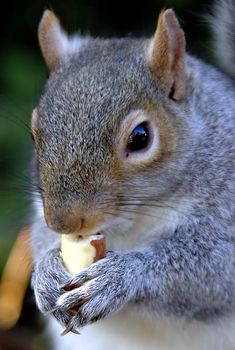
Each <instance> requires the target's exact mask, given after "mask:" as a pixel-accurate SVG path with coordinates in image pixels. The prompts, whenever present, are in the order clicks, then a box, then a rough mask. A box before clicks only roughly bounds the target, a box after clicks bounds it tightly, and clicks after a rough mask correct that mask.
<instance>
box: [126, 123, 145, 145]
mask: <svg viewBox="0 0 235 350" xmlns="http://www.w3.org/2000/svg"><path fill="white" fill-rule="evenodd" d="M149 141H150V135H149V127H148V123H146V122H144V123H141V124H139V125H137V126H136V127H135V129H134V130H133V131H132V133H131V134H130V136H129V139H128V141H127V147H126V149H127V151H131V152H137V151H141V150H143V149H145V148H146V147H147V146H148V145H149Z"/></svg>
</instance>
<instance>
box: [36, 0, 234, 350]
mask: <svg viewBox="0 0 235 350" xmlns="http://www.w3.org/2000/svg"><path fill="white" fill-rule="evenodd" d="M214 9H215V10H214V15H213V19H212V24H213V28H214V33H215V37H216V40H219V42H218V43H217V46H216V47H217V50H219V53H218V56H221V64H222V65H224V67H225V68H226V69H227V70H229V74H230V75H235V47H234V42H235V41H234V38H235V25H234V17H235V4H234V2H233V1H231V0H223V1H217V2H216V3H215V7H214ZM221 13H223V14H224V16H222V15H221ZM38 35H39V43H40V47H41V51H42V54H43V56H44V59H45V61H46V64H47V66H48V68H49V70H50V75H49V78H48V80H47V82H46V84H45V87H44V90H43V91H42V94H41V96H40V99H39V102H38V104H37V106H36V108H35V109H34V110H33V112H32V118H31V128H32V136H33V140H34V149H35V151H34V157H33V161H32V172H33V175H32V176H33V179H34V181H35V185H36V186H37V187H38V189H39V192H40V193H35V197H34V198H33V207H34V219H33V225H32V230H31V237H32V248H33V252H34V271H33V275H32V286H33V289H34V294H35V299H36V303H37V306H38V308H39V310H40V311H41V312H42V313H43V314H44V315H45V318H46V319H47V322H48V323H47V324H48V334H49V336H50V339H51V349H56V350H60V349H63V350H66V349H71V348H73V349H83V350H101V349H102V350H103V349H112V350H127V349H130V348H132V349H135V350H143V349H148V350H153V349H154V350H156V349H159V350H169V349H179V350H186V349H187V350H188V349H191V350H199V349H200V350H209V349H213V350H229V349H235V333H234V327H235V227H234V222H235V220H234V218H235V84H234V80H233V79H232V78H231V77H229V75H226V74H224V73H222V72H220V71H219V70H218V69H217V68H214V67H212V66H211V65H209V64H207V63H204V62H203V61H202V60H200V59H198V58H195V57H193V56H191V55H190V54H188V53H186V48H185V36H184V32H183V30H182V29H181V27H180V25H179V22H178V20H177V17H176V15H175V13H174V11H173V10H172V9H166V10H163V11H162V12H161V13H160V15H159V18H158V24H157V29H156V32H155V34H154V36H153V37H151V38H136V39H135V38H124V39H117V38H112V39H101V38H100V39H97V38H92V37H89V36H85V37H83V36H79V35H72V36H70V35H67V34H66V33H65V32H64V30H63V29H62V27H61V25H60V22H59V20H58V19H57V17H56V16H55V14H54V13H53V12H51V11H49V10H46V11H45V12H44V14H43V17H42V19H41V22H40V25H39V31H38ZM225 48H226V52H225V51H224V50H225ZM75 232H76V233H77V232H79V233H81V235H83V236H87V235H90V234H93V233H97V232H99V233H102V234H103V235H105V237H106V240H107V250H108V252H107V256H106V257H105V258H103V259H101V260H100V261H98V262H95V263H93V264H92V265H91V266H90V267H88V268H86V269H85V270H84V271H82V272H80V273H79V274H77V275H75V276H71V275H69V274H68V272H67V271H66V269H65V267H64V265H63V261H62V258H61V254H60V235H59V234H73V233H75ZM56 233H59V234H56ZM64 329H65V330H68V331H71V332H69V333H68V334H67V335H66V336H64V337H60V334H61V332H63V330H64ZM78 332H79V333H81V334H80V335H77V334H73V333H78Z"/></svg>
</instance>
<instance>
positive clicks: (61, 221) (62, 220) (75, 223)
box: [45, 211, 84, 234]
mask: <svg viewBox="0 0 235 350" xmlns="http://www.w3.org/2000/svg"><path fill="white" fill-rule="evenodd" d="M45 219H46V222H47V225H48V227H49V228H50V229H51V230H52V231H56V232H58V233H63V234H66V233H67V234H69V233H75V232H79V231H80V230H81V229H82V227H83V224H84V219H83V218H81V217H80V216H79V214H78V215H76V214H65V213H63V212H61V211H55V212H49V213H47V215H45Z"/></svg>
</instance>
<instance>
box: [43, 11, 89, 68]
mask: <svg viewBox="0 0 235 350" xmlns="http://www.w3.org/2000/svg"><path fill="white" fill-rule="evenodd" d="M38 40H39V45H40V48H41V51H42V54H43V57H44V59H45V61H46V63H47V66H48V68H49V69H50V70H54V69H55V68H56V67H57V66H58V64H59V63H60V61H61V60H62V59H63V58H64V57H65V56H66V55H67V54H68V53H72V52H77V51H79V49H80V47H81V46H82V45H83V43H84V42H85V41H87V39H85V38H81V37H79V36H78V35H74V36H70V37H68V36H67V34H66V33H65V32H64V31H63V29H62V28H61V25H60V22H59V20H58V18H57V17H56V16H55V14H54V13H53V12H52V11H50V10H45V11H44V13H43V16H42V19H41V22H40V23H39V27H38Z"/></svg>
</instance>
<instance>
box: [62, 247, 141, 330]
mask: <svg viewBox="0 0 235 350" xmlns="http://www.w3.org/2000/svg"><path fill="white" fill-rule="evenodd" d="M133 266H135V264H133V256H132V254H131V253H124V254H121V253H120V254H119V253H108V254H107V256H106V258H104V259H101V260H99V261H98V262H96V263H94V264H92V265H91V266H90V267H88V268H87V269H85V270H84V271H83V272H81V273H79V274H78V275H76V276H74V277H72V278H71V279H70V280H69V281H68V282H67V283H66V284H65V285H64V286H63V291H64V293H63V294H62V295H61V296H60V297H59V298H58V300H57V302H56V305H57V307H58V311H59V312H60V313H63V312H64V314H69V315H72V318H71V320H70V322H69V324H68V327H67V328H68V329H69V330H76V329H78V330H79V328H81V327H82V326H85V325H87V324H89V323H93V322H95V321H97V320H100V319H103V318H105V317H106V316H109V315H111V314H113V313H114V312H117V311H118V310H120V309H121V308H122V307H124V306H125V305H126V304H127V303H128V302H129V301H131V300H133V298H134V295H135V293H136V285H137V284H136V283H135V282H136V278H135V271H134V270H135V269H134V268H133Z"/></svg>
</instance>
